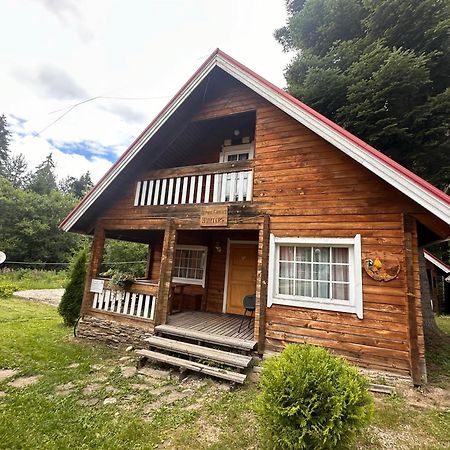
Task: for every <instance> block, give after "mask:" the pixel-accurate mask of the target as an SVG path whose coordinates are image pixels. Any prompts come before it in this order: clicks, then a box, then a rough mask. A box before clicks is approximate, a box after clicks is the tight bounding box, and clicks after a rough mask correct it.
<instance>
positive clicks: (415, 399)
mask: <svg viewBox="0 0 450 450" xmlns="http://www.w3.org/2000/svg"><path fill="white" fill-rule="evenodd" d="M397 392H399V394H400V395H401V396H402V397H403V398H404V399H405V401H406V403H407V404H408V405H410V406H413V407H414V408H418V409H428V408H436V409H440V410H448V409H449V408H450V391H449V390H447V389H442V388H439V387H436V386H429V385H428V386H424V387H423V388H421V389H417V388H413V387H402V388H397Z"/></svg>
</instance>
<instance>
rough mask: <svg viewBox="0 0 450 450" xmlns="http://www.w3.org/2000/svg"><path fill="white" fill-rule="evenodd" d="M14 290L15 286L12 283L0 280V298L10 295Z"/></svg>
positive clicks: (15, 289)
mask: <svg viewBox="0 0 450 450" xmlns="http://www.w3.org/2000/svg"><path fill="white" fill-rule="evenodd" d="M14 291H17V287H16V286H14V284H12V283H8V282H5V281H4V282H0V298H7V297H11V295H12V294H13V292H14Z"/></svg>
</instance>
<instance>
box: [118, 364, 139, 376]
mask: <svg viewBox="0 0 450 450" xmlns="http://www.w3.org/2000/svg"><path fill="white" fill-rule="evenodd" d="M120 372H121V375H122V376H123V377H124V378H131V377H133V376H134V375H135V374H136V372H137V370H136V367H129V366H122V367H121V368H120Z"/></svg>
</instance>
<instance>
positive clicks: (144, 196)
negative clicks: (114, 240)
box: [134, 161, 253, 206]
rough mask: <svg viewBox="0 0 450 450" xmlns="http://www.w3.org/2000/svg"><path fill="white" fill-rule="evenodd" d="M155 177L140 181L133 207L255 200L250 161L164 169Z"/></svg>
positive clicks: (155, 173) (156, 173)
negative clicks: (253, 198) (253, 197)
mask: <svg viewBox="0 0 450 450" xmlns="http://www.w3.org/2000/svg"><path fill="white" fill-rule="evenodd" d="M249 167H250V168H249ZM189 171H191V173H189ZM158 174H160V176H159V177H156V175H158ZM165 174H167V176H164V175H165ZM177 175H178V176H177ZM154 176H155V177H152V178H151V179H149V180H143V181H139V182H138V183H137V186H136V193H135V199H134V206H157V205H185V204H206V203H219V202H248V201H251V200H252V192H253V171H252V169H251V166H250V165H249V162H248V161H244V162H238V163H220V164H208V165H203V166H190V167H182V168H178V169H170V170H167V169H165V170H161V171H157V172H154Z"/></svg>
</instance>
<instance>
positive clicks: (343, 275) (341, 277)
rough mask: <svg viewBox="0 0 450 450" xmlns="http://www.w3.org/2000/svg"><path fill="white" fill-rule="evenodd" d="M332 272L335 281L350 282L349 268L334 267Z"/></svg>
mask: <svg viewBox="0 0 450 450" xmlns="http://www.w3.org/2000/svg"><path fill="white" fill-rule="evenodd" d="M331 270H332V273H333V281H350V279H349V273H348V266H340V265H333V266H332V269H331Z"/></svg>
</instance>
